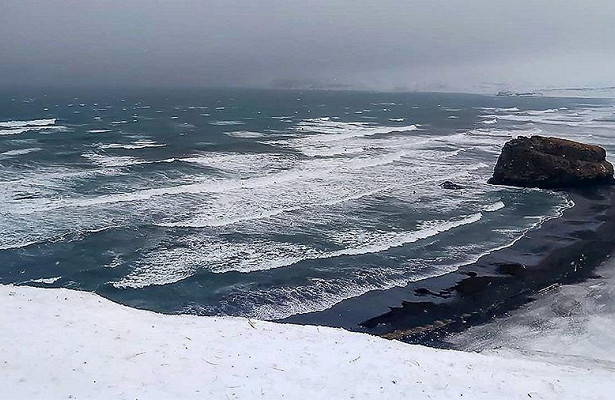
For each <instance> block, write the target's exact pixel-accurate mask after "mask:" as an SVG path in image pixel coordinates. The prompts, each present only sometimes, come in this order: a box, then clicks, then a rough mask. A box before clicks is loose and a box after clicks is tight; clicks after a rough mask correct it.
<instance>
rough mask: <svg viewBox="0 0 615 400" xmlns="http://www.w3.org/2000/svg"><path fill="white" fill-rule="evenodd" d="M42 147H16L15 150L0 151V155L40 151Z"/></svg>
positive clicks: (17, 154) (9, 155) (16, 154)
mask: <svg viewBox="0 0 615 400" xmlns="http://www.w3.org/2000/svg"><path fill="white" fill-rule="evenodd" d="M41 150H42V149H41V148H40V147H30V148H27V149H17V150H9V151H5V152H4V153H0V155H1V156H8V157H11V156H19V155H22V154H28V153H33V152H35V151H41Z"/></svg>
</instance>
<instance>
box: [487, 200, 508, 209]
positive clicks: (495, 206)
mask: <svg viewBox="0 0 615 400" xmlns="http://www.w3.org/2000/svg"><path fill="white" fill-rule="evenodd" d="M504 207H506V205H505V204H504V203H503V202H502V201H496V202H495V203H493V204H489V205H488V206H487V207H485V209H484V210H485V211H486V212H493V211H498V210H501V209H502V208H504Z"/></svg>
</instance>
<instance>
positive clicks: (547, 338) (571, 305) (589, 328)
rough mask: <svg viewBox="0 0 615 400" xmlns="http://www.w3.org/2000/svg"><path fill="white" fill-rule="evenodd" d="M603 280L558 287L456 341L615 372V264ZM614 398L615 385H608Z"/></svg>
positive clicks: (483, 349)
mask: <svg viewBox="0 0 615 400" xmlns="http://www.w3.org/2000/svg"><path fill="white" fill-rule="evenodd" d="M596 273H597V274H599V275H600V278H598V279H589V280H587V281H585V282H582V283H579V284H574V285H563V286H559V287H555V288H553V289H552V290H550V291H548V292H547V293H545V294H544V295H542V296H539V297H538V298H537V299H536V301H535V302H533V303H530V304H528V305H526V306H525V307H522V308H521V309H519V310H516V311H514V312H512V313H510V315H508V316H506V317H504V318H498V319H496V320H494V321H493V322H491V323H489V324H486V325H482V326H476V327H472V328H470V329H468V330H467V331H466V332H464V333H462V334H460V335H457V336H455V337H453V338H452V339H451V340H450V341H451V343H453V344H454V345H455V347H457V348H463V349H465V350H469V351H480V352H481V353H482V354H497V355H499V356H506V357H514V358H528V359H532V360H544V361H548V362H550V363H554V364H563V365H575V366H578V367H581V368H595V367H596V366H600V367H601V368H603V369H604V370H610V371H614V372H615V345H614V343H615V260H614V259H613V257H611V259H609V260H608V261H606V262H604V263H603V265H602V266H601V267H600V268H598V269H597V270H596ZM609 385H610V387H611V391H612V395H611V398H615V381H612V382H609Z"/></svg>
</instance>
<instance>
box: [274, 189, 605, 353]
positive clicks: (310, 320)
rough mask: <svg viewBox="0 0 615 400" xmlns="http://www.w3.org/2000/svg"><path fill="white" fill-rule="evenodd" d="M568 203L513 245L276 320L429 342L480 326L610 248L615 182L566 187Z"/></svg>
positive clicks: (574, 274)
mask: <svg viewBox="0 0 615 400" xmlns="http://www.w3.org/2000/svg"><path fill="white" fill-rule="evenodd" d="M566 193H567V194H568V195H569V197H570V199H571V200H572V201H573V202H574V206H573V207H572V208H569V209H567V210H565V211H564V212H563V214H562V216H561V217H559V218H554V219H550V220H547V221H545V222H544V223H543V224H542V226H541V227H539V228H537V229H534V230H530V231H528V232H527V233H526V234H525V235H524V236H523V237H521V238H520V239H518V240H517V241H516V242H514V243H513V244H512V245H510V246H508V247H505V248H501V249H499V250H496V251H493V252H491V253H489V254H486V255H483V256H482V257H480V258H479V259H478V260H477V261H476V262H474V263H470V264H466V265H462V266H460V267H459V268H458V269H457V270H456V271H454V272H451V273H448V274H444V275H440V276H437V277H432V278H427V279H424V280H421V281H416V282H411V283H409V284H408V285H406V286H405V287H396V288H392V289H387V290H376V291H371V292H368V293H366V294H364V295H362V296H359V297H356V298H352V299H347V300H344V301H342V302H340V303H338V304H336V305H334V306H333V307H331V308H329V309H327V310H324V311H319V312H313V313H307V314H300V315H295V316H291V317H288V318H285V319H281V320H278V321H276V322H284V323H292V324H309V325H326V326H333V327H341V328H344V329H347V330H350V331H358V332H364V333H370V334H373V335H378V336H383V337H386V338H389V339H399V340H403V341H405V342H409V343H417V344H424V345H429V346H432V347H433V346H435V347H451V345H450V344H449V343H447V342H445V341H443V340H442V338H444V337H445V336H446V335H448V334H450V333H455V332H460V331H463V330H465V329H467V328H469V327H471V326H475V325H480V324H483V323H484V322H486V321H488V320H490V319H492V318H493V317H495V316H499V315H503V314H505V313H506V312H508V311H511V310H514V309H517V308H519V307H520V306H522V305H524V304H526V303H528V302H530V301H532V300H533V298H534V296H536V295H538V294H540V292H541V291H544V290H545V289H548V288H549V287H551V286H553V285H559V284H562V283H574V282H580V281H583V280H585V279H588V278H591V277H592V273H593V270H594V269H595V268H597V267H598V266H599V265H600V264H601V262H602V261H603V260H605V259H606V258H608V256H609V255H610V254H611V253H612V252H613V250H615V235H612V232H613V231H615V207H614V205H615V188H613V187H611V186H602V187H593V188H586V189H572V190H567V191H566Z"/></svg>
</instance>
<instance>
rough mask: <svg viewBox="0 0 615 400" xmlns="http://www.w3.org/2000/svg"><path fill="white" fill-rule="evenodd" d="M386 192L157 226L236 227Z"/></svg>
mask: <svg viewBox="0 0 615 400" xmlns="http://www.w3.org/2000/svg"><path fill="white" fill-rule="evenodd" d="M385 190H387V187H382V188H378V189H374V190H369V191H366V192H360V193H356V194H352V195H350V196H345V197H340V198H336V199H333V200H329V201H324V202H320V203H306V204H302V205H298V206H293V207H286V208H278V209H275V210H271V211H265V212H261V213H255V214H252V215H245V216H242V217H235V218H226V219H211V218H210V219H203V218H192V219H189V220H185V221H180V222H168V223H159V224H157V225H158V226H164V227H173V228H206V227H221V226H228V225H234V224H237V223H240V222H247V221H254V220H259V219H266V218H271V217H275V216H278V215H280V214H284V213H288V212H293V211H298V210H302V209H306V208H312V207H326V206H333V205H338V204H342V203H345V202H348V201H353V200H359V199H362V198H364V197H368V196H373V195H375V194H377V193H380V192H383V191H385Z"/></svg>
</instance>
